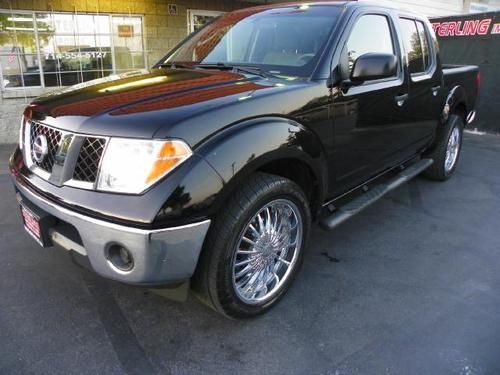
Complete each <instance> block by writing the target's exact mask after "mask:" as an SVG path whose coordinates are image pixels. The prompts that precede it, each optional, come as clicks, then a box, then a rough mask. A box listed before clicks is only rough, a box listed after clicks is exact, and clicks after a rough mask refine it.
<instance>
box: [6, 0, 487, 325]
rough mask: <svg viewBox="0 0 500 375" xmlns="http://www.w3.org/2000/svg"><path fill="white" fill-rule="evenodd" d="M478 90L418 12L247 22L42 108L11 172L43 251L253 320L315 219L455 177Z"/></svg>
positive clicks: (247, 15) (26, 130)
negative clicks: (412, 185)
mask: <svg viewBox="0 0 500 375" xmlns="http://www.w3.org/2000/svg"><path fill="white" fill-rule="evenodd" d="M367 41H368V42H367ZM479 81H480V80H479V73H478V69H477V67H474V66H462V67H443V66H442V64H441V61H440V58H439V50H438V47H437V43H436V39H435V35H434V33H433V31H432V28H431V26H430V24H429V22H428V21H427V20H426V19H425V18H423V17H420V16H417V15H414V14H411V13H405V12H400V11H393V10H391V9H386V8H382V7H378V6H372V5H368V4H365V3H363V2H350V1H349V2H340V1H338V2H337V1H335V2H328V3H318V4H296V5H293V4H286V5H281V6H279V5H275V6H262V7H257V8H251V9H245V10H241V11H236V12H233V13H228V14H226V15H224V16H221V17H220V18H218V19H217V20H215V21H214V22H213V23H211V24H210V25H208V26H206V27H205V28H203V29H201V30H200V31H199V32H198V33H195V34H194V35H192V36H190V37H189V38H188V39H187V40H185V41H184V42H183V43H181V44H180V45H179V47H178V48H176V49H175V50H173V51H172V52H171V53H169V54H168V55H167V56H166V57H165V58H164V59H163V60H162V61H161V62H160V63H158V64H157V65H156V66H155V67H154V68H153V69H151V70H150V71H149V72H134V73H130V74H126V75H122V76H116V77H110V78H108V79H107V80H99V81H96V82H94V83H87V84H82V85H78V86H76V87H72V88H67V89H64V90H62V91H60V92H57V93H52V94H49V95H47V96H44V97H40V98H38V99H36V100H35V101H34V102H33V103H32V104H31V105H30V106H29V107H28V108H27V109H26V111H25V113H24V117H23V125H22V128H21V134H22V139H21V142H20V145H19V147H18V149H17V150H16V151H15V152H14V154H13V156H12V158H11V160H10V171H11V174H12V178H13V181H14V184H15V188H16V192H17V198H18V201H19V202H20V204H21V212H22V217H23V220H24V224H25V227H26V229H27V231H28V232H29V233H30V234H31V235H32V236H33V237H34V238H35V240H36V241H37V242H38V243H40V244H41V245H42V246H52V245H54V244H56V245H59V246H61V247H63V248H65V249H67V250H70V251H71V252H72V253H73V254H75V258H78V259H81V260H83V262H87V263H89V264H90V266H91V267H92V268H93V269H94V270H95V272H97V273H98V274H100V275H102V276H104V277H107V278H110V279H114V280H118V281H121V282H124V283H129V284H135V285H143V286H152V285H154V286H163V285H165V284H169V285H170V284H173V285H179V284H180V283H184V282H187V281H192V287H193V290H194V291H195V292H196V294H197V295H198V296H200V298H201V300H202V301H204V302H205V303H207V304H208V305H210V306H211V307H213V308H214V309H216V310H217V311H219V312H221V313H223V314H225V315H227V316H230V317H236V318H242V317H252V316H255V315H257V314H260V313H263V312H265V311H267V310H268V309H269V308H271V307H272V306H274V305H275V304H276V303H277V301H278V300H279V299H280V298H281V297H282V296H283V295H284V293H285V292H286V291H287V290H288V288H289V287H290V285H291V284H292V281H293V279H294V277H295V276H296V274H297V272H298V270H299V268H300V264H301V262H302V259H303V256H304V247H305V244H306V239H307V236H308V233H309V231H310V226H311V222H312V221H313V220H316V221H318V222H319V223H320V225H321V226H322V227H323V228H326V229H332V228H334V227H336V226H337V225H338V224H340V223H342V222H343V221H345V220H347V219H349V218H351V217H352V216H353V215H355V214H356V213H358V212H359V211H361V210H362V209H363V208H365V207H367V206H368V205H370V204H371V203H373V202H375V201H377V200H378V199H380V198H381V197H383V196H384V195H385V194H386V193H388V192H389V191H391V190H393V189H395V188H396V187H398V186H400V185H401V184H402V183H405V182H407V181H408V180H409V179H411V178H413V177H415V176H416V175H418V174H420V173H424V174H425V175H426V176H427V177H429V178H432V179H434V180H439V181H445V180H447V179H449V178H450V177H451V176H452V175H453V173H454V172H455V170H456V168H457V163H458V160H459V155H460V150H461V145H462V134H463V128H464V126H465V125H466V124H467V123H469V122H471V121H472V120H473V118H474V113H475V112H474V105H475V101H476V96H477V93H478V89H479ZM436 188H438V187H436ZM380 220H383V218H380ZM76 254H78V256H76Z"/></svg>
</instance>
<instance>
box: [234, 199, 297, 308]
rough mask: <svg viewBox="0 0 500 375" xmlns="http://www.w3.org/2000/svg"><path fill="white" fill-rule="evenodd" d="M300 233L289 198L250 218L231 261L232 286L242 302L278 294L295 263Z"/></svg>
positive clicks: (295, 206)
mask: <svg viewBox="0 0 500 375" xmlns="http://www.w3.org/2000/svg"><path fill="white" fill-rule="evenodd" d="M303 230H304V229H303V221H302V215H301V213H300V210H299V208H298V207H297V205H296V204H295V203H293V202H292V201H290V200H288V199H277V200H274V201H272V202H270V203H268V204H267V205H265V206H264V207H263V208H261V209H260V210H259V211H258V212H257V214H255V215H254V216H253V217H252V218H251V219H250V221H249V222H248V223H247V225H246V227H245V228H244V230H243V231H242V233H241V235H240V238H239V240H238V241H237V245H236V246H237V247H236V249H235V251H234V256H233V260H232V271H233V272H232V273H233V274H232V279H233V287H234V290H235V292H236V294H237V295H238V297H239V298H240V299H241V300H242V301H243V302H245V303H247V304H258V303H263V302H266V301H268V300H269V299H271V298H272V297H274V296H275V295H276V293H278V292H279V291H280V289H281V287H282V286H283V284H284V283H285V281H286V280H287V279H288V277H289V276H290V274H291V272H292V270H293V268H294V266H295V264H296V262H297V259H298V256H299V252H300V247H301V245H302V234H303Z"/></svg>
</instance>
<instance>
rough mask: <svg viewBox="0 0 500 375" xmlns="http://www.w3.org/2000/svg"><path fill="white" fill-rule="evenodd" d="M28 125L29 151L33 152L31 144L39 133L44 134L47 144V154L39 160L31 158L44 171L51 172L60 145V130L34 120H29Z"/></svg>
mask: <svg viewBox="0 0 500 375" xmlns="http://www.w3.org/2000/svg"><path fill="white" fill-rule="evenodd" d="M30 125H31V126H30V138H29V142H30V148H29V149H30V152H33V145H34V143H35V140H36V138H37V137H38V136H39V135H44V136H45V137H46V139H47V146H48V153H47V156H46V157H45V158H43V160H42V161H40V162H38V161H36V159H35V158H32V159H33V163H34V164H35V165H36V166H37V167H39V168H41V169H43V170H44V171H46V172H49V173H51V172H52V167H53V166H54V162H55V160H56V154H57V151H58V150H59V146H60V145H61V140H62V132H60V131H59V130H57V129H54V128H50V127H48V126H44V125H42V124H38V123H36V122H31V124H30Z"/></svg>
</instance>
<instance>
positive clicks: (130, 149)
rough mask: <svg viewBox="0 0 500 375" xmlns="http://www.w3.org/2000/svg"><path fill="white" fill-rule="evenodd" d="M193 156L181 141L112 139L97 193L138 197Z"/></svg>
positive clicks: (101, 170)
mask: <svg viewBox="0 0 500 375" xmlns="http://www.w3.org/2000/svg"><path fill="white" fill-rule="evenodd" d="M191 155H192V151H191V149H190V148H189V146H188V145H187V144H186V143H184V142H183V141H180V140H168V141H157V140H154V141H148V140H142V139H126V138H111V139H110V140H109V143H108V145H107V148H106V151H105V153H104V156H103V160H102V164H101V169H100V172H99V180H98V183H97V189H98V190H101V191H110V192H118V193H128V194H141V193H143V192H144V191H145V190H146V189H148V188H149V187H150V186H151V185H153V184H155V183H156V182H158V181H159V180H160V179H162V178H163V177H165V176H166V175H167V174H168V173H169V172H170V171H172V170H173V169H174V168H175V167H177V166H178V165H180V164H181V163H182V162H184V161H185V160H186V159H188V158H189V157H190V156H191Z"/></svg>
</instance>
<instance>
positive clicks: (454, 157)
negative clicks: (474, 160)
mask: <svg viewBox="0 0 500 375" xmlns="http://www.w3.org/2000/svg"><path fill="white" fill-rule="evenodd" d="M463 130H464V120H463V118H462V117H460V116H459V115H456V114H453V115H451V116H450V118H449V120H448V122H447V123H446V125H444V128H443V129H442V130H441V133H440V136H439V139H438V141H437V144H436V146H435V147H434V149H433V151H432V152H430V153H429V154H427V155H426V156H425V157H427V158H431V159H434V164H432V165H431V166H430V167H429V168H428V169H426V170H425V171H424V172H423V175H424V176H425V177H427V178H429V179H431V180H435V181H446V180H448V179H449V178H450V177H451V176H452V175H453V173H454V172H455V170H456V168H457V164H458V161H459V159H460V152H461V150H462V140H463Z"/></svg>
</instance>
